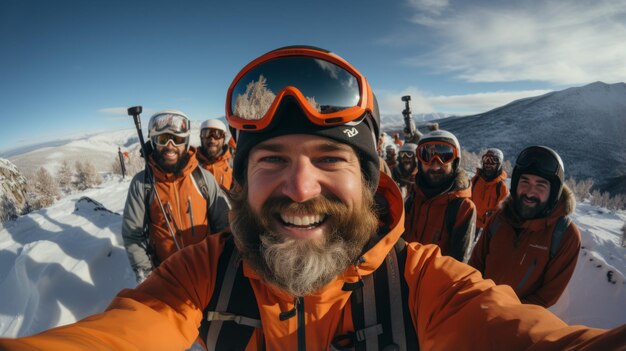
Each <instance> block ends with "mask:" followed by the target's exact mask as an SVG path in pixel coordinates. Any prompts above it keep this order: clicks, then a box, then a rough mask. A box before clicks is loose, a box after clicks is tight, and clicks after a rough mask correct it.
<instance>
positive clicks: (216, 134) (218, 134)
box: [200, 128, 226, 139]
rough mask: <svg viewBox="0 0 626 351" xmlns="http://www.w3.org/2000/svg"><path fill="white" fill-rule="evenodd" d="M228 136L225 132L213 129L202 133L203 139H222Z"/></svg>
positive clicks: (207, 129)
mask: <svg viewBox="0 0 626 351" xmlns="http://www.w3.org/2000/svg"><path fill="white" fill-rule="evenodd" d="M224 136H226V133H224V131H223V130H219V129H213V128H205V129H203V130H201V131H200V137H201V138H213V139H222V138H224Z"/></svg>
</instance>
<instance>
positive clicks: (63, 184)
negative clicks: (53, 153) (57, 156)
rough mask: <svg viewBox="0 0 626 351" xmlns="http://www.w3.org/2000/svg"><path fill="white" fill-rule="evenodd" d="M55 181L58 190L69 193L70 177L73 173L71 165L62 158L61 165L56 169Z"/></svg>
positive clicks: (70, 186)
mask: <svg viewBox="0 0 626 351" xmlns="http://www.w3.org/2000/svg"><path fill="white" fill-rule="evenodd" d="M56 176H57V183H58V184H59V190H61V191H62V192H64V193H66V194H67V193H69V192H70V191H71V190H72V180H73V179H72V178H73V177H74V174H73V173H72V167H71V166H70V163H69V162H68V161H67V160H63V163H61V166H60V167H59V169H58V170H57V174H56Z"/></svg>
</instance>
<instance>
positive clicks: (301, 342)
mask: <svg viewBox="0 0 626 351" xmlns="http://www.w3.org/2000/svg"><path fill="white" fill-rule="evenodd" d="M296 314H297V315H298V350H299V351H305V350H306V334H305V330H306V326H305V319H304V297H296Z"/></svg>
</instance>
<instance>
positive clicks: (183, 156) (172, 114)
mask: <svg viewBox="0 0 626 351" xmlns="http://www.w3.org/2000/svg"><path fill="white" fill-rule="evenodd" d="M190 128H191V126H190V121H189V118H188V117H187V116H186V115H185V114H184V113H183V112H181V111H177V110H163V111H159V112H157V113H155V114H154V115H152V117H150V122H149V123H148V137H149V138H150V141H149V142H148V144H149V146H150V147H149V149H151V150H152V151H151V152H150V151H148V152H150V155H149V157H148V160H149V161H148V165H147V167H146V169H145V170H143V171H141V172H139V173H137V174H136V175H135V176H134V177H133V179H132V181H131V183H130V186H129V188H128V196H127V197H126V204H125V206H124V215H123V218H122V237H123V239H124V246H125V248H126V253H127V254H128V259H129V261H130V264H131V267H132V269H133V271H134V272H135V275H136V278H137V282H142V281H143V280H144V279H145V278H146V277H147V276H148V275H149V274H150V272H151V271H152V270H153V269H154V268H155V267H156V266H158V265H159V264H160V263H161V262H163V261H164V260H165V259H167V258H168V257H170V256H171V255H172V254H173V253H174V252H177V251H179V250H181V249H182V248H184V247H186V246H188V245H192V244H195V243H198V242H200V241H203V240H204V238H205V237H206V236H207V235H209V234H212V233H217V232H219V231H222V230H223V229H224V228H226V227H227V226H228V211H229V209H230V208H229V205H228V201H227V200H226V196H225V195H224V193H223V192H222V191H221V189H220V188H219V187H218V186H217V184H216V183H215V179H214V177H213V175H212V174H211V173H210V172H208V171H206V170H203V169H202V167H200V166H199V165H198V161H197V160H196V156H195V155H196V152H197V151H196V149H195V148H194V147H192V146H190V145H189V134H190ZM201 189H202V190H201Z"/></svg>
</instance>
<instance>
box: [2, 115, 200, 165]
mask: <svg viewBox="0 0 626 351" xmlns="http://www.w3.org/2000/svg"><path fill="white" fill-rule="evenodd" d="M148 118H149V116H143V118H142V119H143V120H144V123H142V124H143V125H144V126H145V125H147V124H148V122H147V121H148ZM200 123H201V122H198V121H192V122H191V145H194V146H197V145H199V144H200ZM130 124H131V125H132V122H130ZM143 133H144V138H145V137H147V135H148V133H147V131H146V130H144V131H143ZM118 147H120V148H121V149H122V150H126V151H130V152H139V138H138V137H137V130H136V129H134V128H129V129H123V130H117V131H110V132H103V133H97V134H92V135H88V136H83V137H79V138H76V139H63V140H55V141H50V142H46V143H43V144H35V145H29V146H26V147H21V148H19V149H14V150H8V151H5V152H4V153H3V155H4V157H7V158H8V159H9V160H10V161H11V162H13V163H14V164H15V165H16V166H17V168H18V169H19V170H20V171H21V173H22V174H32V173H34V172H35V171H36V170H37V169H38V168H39V167H44V168H46V170H48V172H50V173H51V174H55V172H56V170H57V168H58V167H59V166H60V165H61V163H62V162H63V161H64V160H68V161H69V164H70V166H72V167H73V166H74V163H75V162H76V161H81V162H82V161H86V160H87V161H89V162H91V163H92V164H93V165H94V166H95V167H96V170H97V171H99V172H109V171H110V170H111V164H112V163H113V162H117V157H118Z"/></svg>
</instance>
